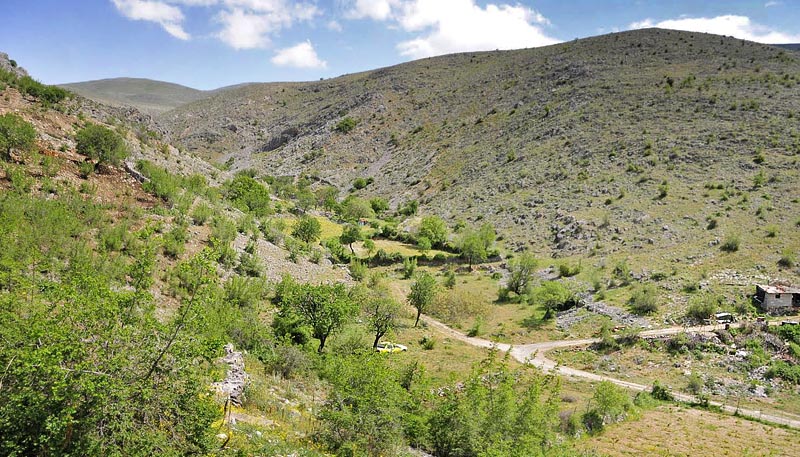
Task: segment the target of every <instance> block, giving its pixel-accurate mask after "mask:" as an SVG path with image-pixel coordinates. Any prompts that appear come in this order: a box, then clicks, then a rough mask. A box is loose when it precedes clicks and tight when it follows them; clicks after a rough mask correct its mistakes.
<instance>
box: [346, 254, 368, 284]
mask: <svg viewBox="0 0 800 457" xmlns="http://www.w3.org/2000/svg"><path fill="white" fill-rule="evenodd" d="M350 276H352V277H353V279H355V280H356V281H363V280H364V278H366V277H367V265H366V264H365V263H364V262H360V261H358V260H356V259H355V258H353V259H350Z"/></svg>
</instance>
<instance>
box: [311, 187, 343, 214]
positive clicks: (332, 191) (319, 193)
mask: <svg viewBox="0 0 800 457" xmlns="http://www.w3.org/2000/svg"><path fill="white" fill-rule="evenodd" d="M314 195H315V196H316V206H318V207H322V208H325V209H326V210H328V211H332V210H334V209H335V208H336V205H337V202H336V197H338V196H339V189H337V188H335V187H333V186H322V187H320V188H319V189H317V190H316V191H315V192H314Z"/></svg>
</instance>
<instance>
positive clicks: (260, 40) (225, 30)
mask: <svg viewBox="0 0 800 457" xmlns="http://www.w3.org/2000/svg"><path fill="white" fill-rule="evenodd" d="M217 19H218V20H219V22H220V23H222V30H220V32H219V34H218V35H217V37H218V38H219V39H220V40H222V42H223V43H225V44H227V45H228V46H230V47H232V48H234V49H253V48H264V47H267V46H268V45H269V44H270V39H269V37H268V35H267V32H269V31H270V25H271V24H270V22H269V21H268V20H267V19H266V18H265V17H264V16H263V15H259V14H254V13H250V12H246V11H244V10H241V9H234V10H232V11H222V12H220V13H219V15H218V16H217Z"/></svg>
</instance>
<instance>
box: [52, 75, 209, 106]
mask: <svg viewBox="0 0 800 457" xmlns="http://www.w3.org/2000/svg"><path fill="white" fill-rule="evenodd" d="M61 87H63V88H65V89H68V90H70V91H72V92H75V93H76V94H80V95H82V96H84V97H86V98H88V99H91V100H95V101H98V102H102V103H106V104H110V105H127V106H133V107H134V108H138V109H139V110H141V111H143V112H146V113H150V114H157V113H161V112H164V111H168V110H170V109H173V108H177V107H179V106H181V105H185V104H186V103H190V102H193V101H196V100H199V99H201V98H203V97H205V96H206V94H205V92H204V91H201V90H197V89H192V88H191V87H186V86H181V85H180V84H173V83H167V82H163V81H153V80H151V79H142V78H111V79H100V80H97V81H85V82H76V83H68V84H61Z"/></svg>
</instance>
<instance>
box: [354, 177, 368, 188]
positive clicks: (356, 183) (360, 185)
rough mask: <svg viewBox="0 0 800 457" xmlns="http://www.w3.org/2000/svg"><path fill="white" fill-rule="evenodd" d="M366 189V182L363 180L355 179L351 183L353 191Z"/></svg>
mask: <svg viewBox="0 0 800 457" xmlns="http://www.w3.org/2000/svg"><path fill="white" fill-rule="evenodd" d="M365 187H367V180H366V179H365V178H356V179H355V180H354V181H353V188H354V189H359V190H360V189H363V188H365Z"/></svg>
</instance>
